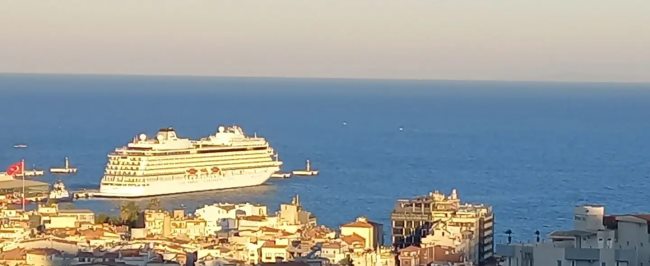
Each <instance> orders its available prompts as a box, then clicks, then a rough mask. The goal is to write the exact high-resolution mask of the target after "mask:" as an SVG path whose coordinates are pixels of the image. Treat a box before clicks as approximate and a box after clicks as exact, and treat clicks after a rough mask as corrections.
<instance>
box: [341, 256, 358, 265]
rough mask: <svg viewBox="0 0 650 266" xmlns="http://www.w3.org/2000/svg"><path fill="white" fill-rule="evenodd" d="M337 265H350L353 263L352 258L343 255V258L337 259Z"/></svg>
mask: <svg viewBox="0 0 650 266" xmlns="http://www.w3.org/2000/svg"><path fill="white" fill-rule="evenodd" d="M339 265H341V266H352V265H354V263H353V261H352V259H351V258H350V256H345V258H344V259H342V260H340V261H339Z"/></svg>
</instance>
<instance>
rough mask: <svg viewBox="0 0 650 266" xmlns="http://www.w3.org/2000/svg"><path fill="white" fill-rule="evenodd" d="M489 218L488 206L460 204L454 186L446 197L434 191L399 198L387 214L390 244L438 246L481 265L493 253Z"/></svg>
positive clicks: (491, 213)
mask: <svg viewBox="0 0 650 266" xmlns="http://www.w3.org/2000/svg"><path fill="white" fill-rule="evenodd" d="M493 220H494V214H493V212H492V207H490V206H487V205H484V204H467V203H465V204H461V201H460V199H459V197H458V193H457V192H456V190H455V189H454V190H452V192H451V194H450V195H449V196H445V195H444V194H442V193H440V192H438V191H434V192H431V193H429V195H427V196H420V197H416V198H413V199H400V200H398V201H397V203H396V204H395V208H394V209H393V212H392V213H391V221H392V240H393V246H394V248H395V249H398V250H399V249H403V248H406V247H409V246H418V247H420V246H423V245H424V246H434V247H435V246H439V247H441V248H445V249H450V250H452V251H453V252H454V254H460V255H461V256H462V258H463V260H465V261H468V262H471V263H474V264H475V265H483V264H485V263H486V262H487V261H488V260H490V259H491V258H492V257H493V255H494V252H493V246H494V244H493V234H494V232H493ZM425 239H426V241H424V240H425Z"/></svg>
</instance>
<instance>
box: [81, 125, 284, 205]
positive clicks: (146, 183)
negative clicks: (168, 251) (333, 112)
mask: <svg viewBox="0 0 650 266" xmlns="http://www.w3.org/2000/svg"><path fill="white" fill-rule="evenodd" d="M273 155H274V150H273V148H272V147H271V146H270V144H269V143H268V142H267V141H266V139H264V138H262V137H258V136H256V135H255V136H246V135H245V134H244V131H243V130H242V129H241V128H240V127H238V126H230V127H224V126H220V127H218V129H217V132H216V133H215V134H214V135H210V136H208V137H205V138H201V139H199V140H191V139H188V138H181V137H179V136H177V135H176V131H175V130H174V129H173V128H163V129H160V130H159V131H158V133H157V134H156V137H155V138H151V139H150V138H148V137H147V136H146V135H145V134H141V135H139V136H137V137H135V138H134V139H133V141H132V142H131V143H128V144H127V145H126V146H124V147H120V148H117V149H115V151H113V152H111V153H110V154H108V163H107V164H106V169H105V171H104V176H103V177H102V180H101V183H100V188H99V192H98V193H94V196H95V197H123V198H136V197H149V196H156V195H167V194H179V193H189V192H197V191H207V190H218V189H227V188H238V187H247V186H256V185H260V184H262V183H264V182H266V180H268V179H269V178H270V177H271V175H272V174H273V173H275V172H277V171H279V170H280V166H281V165H282V162H281V161H279V160H273Z"/></svg>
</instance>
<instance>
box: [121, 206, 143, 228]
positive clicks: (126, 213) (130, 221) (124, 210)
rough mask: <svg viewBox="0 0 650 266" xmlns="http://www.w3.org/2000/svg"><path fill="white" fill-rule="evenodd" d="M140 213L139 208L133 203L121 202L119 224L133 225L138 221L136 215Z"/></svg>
mask: <svg viewBox="0 0 650 266" xmlns="http://www.w3.org/2000/svg"><path fill="white" fill-rule="evenodd" d="M139 212H140V207H138V205H137V204H135V202H133V201H127V202H123V203H122V205H120V223H121V224H124V225H130V226H133V225H135V221H136V220H137V219H138V213H139Z"/></svg>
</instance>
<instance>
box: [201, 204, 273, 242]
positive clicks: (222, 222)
mask: <svg viewBox="0 0 650 266" xmlns="http://www.w3.org/2000/svg"><path fill="white" fill-rule="evenodd" d="M194 215H195V216H196V217H198V218H200V219H203V220H205V222H206V225H205V231H206V234H208V235H215V234H216V233H217V232H218V231H221V230H228V229H236V228H237V225H236V224H235V223H236V221H237V217H242V216H267V209H266V206H263V205H254V204H250V203H243V204H231V203H217V204H212V205H204V206H203V208H200V209H197V210H196V211H195V212H194Z"/></svg>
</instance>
